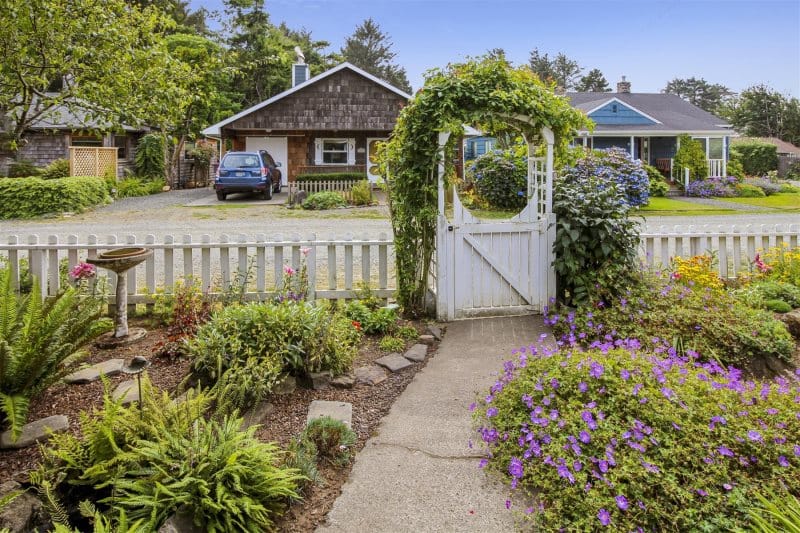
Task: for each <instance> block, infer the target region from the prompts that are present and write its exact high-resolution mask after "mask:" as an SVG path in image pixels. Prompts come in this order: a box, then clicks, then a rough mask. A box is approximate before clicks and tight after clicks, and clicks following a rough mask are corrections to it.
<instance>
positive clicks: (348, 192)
mask: <svg viewBox="0 0 800 533" xmlns="http://www.w3.org/2000/svg"><path fill="white" fill-rule="evenodd" d="M318 176H327V177H331V176H332V177H333V179H317V178H318ZM354 176H357V178H355V179H354V178H353V177H354ZM298 191H305V192H306V193H308V194H309V195H314V194H317V193H327V192H335V193H339V194H340V195H341V196H342V197H343V198H344V199H345V201H346V202H347V203H349V204H353V205H368V204H371V203H372V187H370V185H369V182H368V181H367V180H366V179H364V175H363V174H360V173H354V172H341V173H336V174H304V175H300V176H298V178H297V180H296V181H294V182H290V183H289V203H290V204H293V203H295V201H294V199H295V195H296V194H297V192H298Z"/></svg>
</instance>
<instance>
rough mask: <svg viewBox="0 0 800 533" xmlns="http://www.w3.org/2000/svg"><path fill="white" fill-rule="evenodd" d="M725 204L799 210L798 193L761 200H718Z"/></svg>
mask: <svg viewBox="0 0 800 533" xmlns="http://www.w3.org/2000/svg"><path fill="white" fill-rule="evenodd" d="M719 199H720V200H722V201H725V202H732V203H736V204H742V205H752V206H756V207H769V208H772V209H780V210H790V211H792V210H800V193H786V192H782V193H777V194H773V195H772V196H765V197H763V198H719Z"/></svg>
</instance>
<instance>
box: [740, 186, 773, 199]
mask: <svg viewBox="0 0 800 533" xmlns="http://www.w3.org/2000/svg"><path fill="white" fill-rule="evenodd" d="M736 196H740V197H742V198H763V197H764V196H766V194H764V191H763V190H761V188H760V187H757V186H756V185H750V184H749V183H737V184H736Z"/></svg>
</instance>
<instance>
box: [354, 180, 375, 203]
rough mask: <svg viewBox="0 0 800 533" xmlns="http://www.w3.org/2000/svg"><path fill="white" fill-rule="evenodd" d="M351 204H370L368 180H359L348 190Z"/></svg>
mask: <svg viewBox="0 0 800 533" xmlns="http://www.w3.org/2000/svg"><path fill="white" fill-rule="evenodd" d="M350 195H351V197H352V199H353V200H352V203H353V205H370V204H372V186H371V185H370V184H369V181H367V180H363V181H359V182H358V183H356V184H355V185H353V188H352V189H351V190H350Z"/></svg>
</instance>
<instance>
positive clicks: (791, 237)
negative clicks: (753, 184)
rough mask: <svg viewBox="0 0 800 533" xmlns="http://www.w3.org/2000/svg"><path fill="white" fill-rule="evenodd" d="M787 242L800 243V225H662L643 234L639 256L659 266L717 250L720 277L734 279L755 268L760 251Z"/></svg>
mask: <svg viewBox="0 0 800 533" xmlns="http://www.w3.org/2000/svg"><path fill="white" fill-rule="evenodd" d="M784 243H785V244H786V245H787V246H789V247H790V248H797V247H798V246H800V224H790V225H788V226H783V225H780V224H778V225H766V224H765V225H746V226H737V225H733V226H730V225H727V226H722V225H718V226H661V227H660V228H658V229H657V230H656V231H653V232H648V233H642V234H641V235H640V244H639V255H640V256H641V257H642V258H643V259H644V261H645V262H646V264H647V265H649V266H650V267H654V268H657V269H658V268H666V267H668V266H669V263H670V258H672V257H692V256H695V255H701V254H705V253H714V254H715V255H716V257H717V260H718V261H717V263H718V269H719V275H720V277H722V278H734V277H736V276H737V275H738V274H740V273H743V272H749V271H750V270H751V265H752V262H753V260H754V259H755V256H756V253H759V252H763V251H764V250H766V249H768V248H773V247H775V246H781V245H783V244H784Z"/></svg>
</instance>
